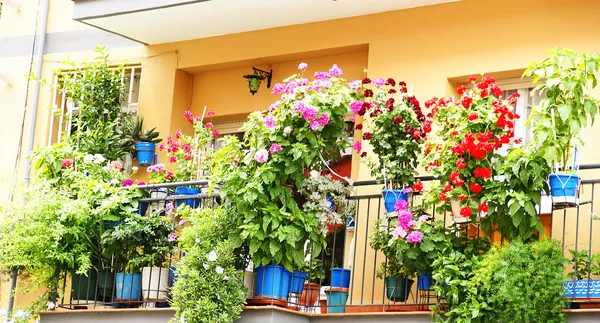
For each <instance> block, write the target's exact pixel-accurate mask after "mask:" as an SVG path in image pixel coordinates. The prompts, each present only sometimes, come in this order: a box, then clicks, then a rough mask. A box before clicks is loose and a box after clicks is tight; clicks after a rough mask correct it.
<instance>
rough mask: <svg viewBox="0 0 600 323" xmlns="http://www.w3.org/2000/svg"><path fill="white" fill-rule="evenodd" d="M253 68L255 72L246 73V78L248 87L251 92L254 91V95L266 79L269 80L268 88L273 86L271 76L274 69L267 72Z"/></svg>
mask: <svg viewBox="0 0 600 323" xmlns="http://www.w3.org/2000/svg"><path fill="white" fill-rule="evenodd" d="M269 68H270V66H269ZM252 70H253V71H254V74H248V75H244V78H245V79H248V87H249V88H250V93H252V95H254V93H256V92H258V88H260V82H262V81H263V80H265V79H266V80H267V89H268V88H270V87H271V78H272V77H273V70H272V69H271V70H270V71H269V72H267V71H263V70H261V69H258V68H256V67H253V68H252Z"/></svg>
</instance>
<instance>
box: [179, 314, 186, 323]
mask: <svg viewBox="0 0 600 323" xmlns="http://www.w3.org/2000/svg"><path fill="white" fill-rule="evenodd" d="M179 321H180V322H181V323H185V317H183V314H181V316H180V317H179Z"/></svg>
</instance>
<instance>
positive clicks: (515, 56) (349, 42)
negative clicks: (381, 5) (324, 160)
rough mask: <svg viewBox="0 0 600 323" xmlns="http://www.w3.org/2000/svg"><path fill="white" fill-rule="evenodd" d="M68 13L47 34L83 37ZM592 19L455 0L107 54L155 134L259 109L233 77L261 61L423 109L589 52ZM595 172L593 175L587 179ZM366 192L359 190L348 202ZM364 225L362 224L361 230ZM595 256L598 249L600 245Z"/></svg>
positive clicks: (528, 6) (16, 72) (14, 70)
mask: <svg viewBox="0 0 600 323" xmlns="http://www.w3.org/2000/svg"><path fill="white" fill-rule="evenodd" d="M71 5H72V3H71V1H67V0H53V1H52V7H51V9H52V10H51V12H52V16H51V19H50V22H49V31H66V30H72V29H76V28H82V29H83V28H88V27H86V26H83V25H81V24H79V23H76V22H72V21H70V19H69V17H70V11H69V10H70V8H71V7H70V6H71ZM599 11H600V1H596V0H578V1H569V0H529V1H522V0H505V1H501V2H499V1H491V0H465V1H461V2H456V3H449V4H443V5H437V6H429V7H422V8H415V9H409V10H403V11H395V12H388V13H381V14H376V15H368V16H360V17H354V18H347V19H339V20H334V21H326V22H319V23H311V24H304V25H296V26H288V27H281V28H274V29H268V30H261V31H255V32H247V33H239V34H233V35H226V36H219V37H212V38H207V39H199V40H193V41H186V42H178V43H169V44H163V45H155V46H149V47H146V48H141V47H136V48H119V49H116V50H113V51H112V54H113V58H115V59H119V58H129V59H130V61H132V62H137V61H141V62H142V66H143V75H142V81H141V89H140V103H139V113H140V114H141V115H143V116H144V117H145V120H146V121H145V122H146V124H147V125H148V126H152V127H154V126H156V127H157V129H158V130H159V131H160V132H161V134H162V135H163V137H166V136H167V134H169V133H173V132H174V131H175V130H176V129H177V128H180V127H184V126H187V125H186V124H185V122H184V120H183V118H182V111H184V110H185V109H187V108H191V109H192V110H193V111H194V112H195V113H200V112H201V110H202V109H203V107H204V106H207V107H208V108H209V109H211V110H214V111H215V112H216V114H217V118H220V119H221V120H227V119H236V118H239V117H240V116H243V115H245V114H247V113H249V112H251V111H253V110H257V109H266V108H267V107H268V105H269V103H271V102H272V101H274V100H275V99H276V98H275V97H273V96H271V95H269V92H270V91H267V89H266V88H265V87H264V85H263V86H262V87H261V89H260V91H259V93H257V94H256V95H255V96H251V95H250V94H249V93H248V90H247V83H245V80H244V79H242V75H244V74H247V73H250V70H251V67H252V66H256V67H258V68H262V69H266V68H267V65H269V64H272V65H273V70H274V81H277V80H281V79H283V78H285V77H287V76H288V75H290V74H292V73H294V72H295V67H296V66H297V64H298V63H299V62H301V61H306V62H308V63H309V67H310V72H314V71H316V70H324V69H327V68H328V67H329V66H330V65H331V64H332V63H337V64H338V65H340V67H341V68H343V69H344V71H345V72H346V75H347V76H349V78H359V77H361V76H362V69H363V66H364V67H368V71H369V72H368V73H369V76H371V77H378V76H382V77H387V76H391V77H394V78H396V79H397V80H404V81H406V82H407V83H408V84H409V85H411V86H412V87H413V92H414V94H415V95H416V96H417V97H418V98H419V99H420V100H421V101H422V102H423V101H424V100H426V99H428V98H430V97H433V96H438V97H439V96H445V95H451V94H453V90H452V87H451V82H450V81H449V80H456V78H457V77H463V76H466V75H471V74H481V73H487V74H489V73H491V74H496V75H498V76H499V77H503V76H507V75H510V76H515V72H514V71H520V70H523V69H524V68H525V67H526V66H527V65H528V64H529V63H530V62H531V61H533V60H539V59H541V58H543V57H544V56H545V55H546V50H548V49H550V48H552V47H554V46H562V47H570V48H572V49H574V50H576V51H580V52H584V51H600V41H599V36H598V35H600V24H599V23H598V21H599V19H598V17H599V16H598V12H599ZM7 12H8V10H7ZM32 19H34V18H33V17H32V14H31V12H29V11H28V10H23V12H22V13H18V14H16V13H10V12H9V13H7V14H3V17H2V19H0V36H6V35H16V34H23V35H25V34H31V30H32V28H33V27H32V24H31V22H32ZM9 24H10V26H11V27H10V28H9V27H8V26H9ZM13 26H16V27H15V28H13ZM13 29H14V30H13ZM68 54H69V56H71V57H74V58H75V59H81V58H83V57H84V56H91V54H90V53H89V52H78V53H68ZM66 56H67V53H64V54H52V55H46V56H45V62H46V65H45V67H44V71H45V72H44V75H45V76H46V77H47V76H49V75H51V71H52V69H54V68H55V67H57V66H58V65H59V64H58V63H57V61H60V60H62V59H64V58H65V57H66ZM28 68H29V57H16V58H9V59H2V58H0V72H1V73H4V74H7V75H10V76H12V77H13V78H14V80H15V85H14V86H13V87H12V88H10V87H6V86H5V85H3V84H2V83H0V109H1V111H2V112H3V113H4V116H5V117H4V118H2V120H0V135H1V136H2V138H7V140H6V143H5V147H6V149H7V151H9V154H8V155H9V157H7V158H3V159H0V169H2V170H3V171H2V174H1V175H5V176H4V177H6V175H10V174H11V173H12V169H13V165H14V156H15V153H16V147H17V144H16V143H17V141H18V139H17V138H16V136H17V134H18V133H19V130H18V129H20V124H21V117H22V113H23V103H24V95H25V87H26V82H25V81H24V80H23V78H22V77H21V76H22V75H23V74H25V73H26V71H27V70H28ZM596 93H598V94H600V91H596ZM30 94H31V93H30ZM49 100H50V98H49V94H48V91H44V92H43V93H42V97H41V102H42V104H41V107H42V108H40V113H39V117H38V122H37V127H36V130H37V131H36V142H37V143H39V144H43V143H44V142H45V136H46V133H47V124H48V113H47V109H44V108H43V107H44V106H46V104H47V102H49ZM29 106H31V103H30V104H29ZM232 115H233V116H232ZM26 118H27V116H26ZM27 125H28V122H26V127H27ZM188 127H189V126H188ZM187 130H188V131H189V130H190V129H189V128H188V129H187ZM599 132H600V125H598V124H596V125H595V126H594V127H593V128H590V129H587V130H585V131H584V139H585V140H586V142H587V145H586V146H585V150H584V152H583V154H582V161H581V162H582V163H583V164H588V163H597V162H598V160H600V149H598V148H600V146H599V144H598V143H597V141H595V140H594V139H595V136H597V134H598V133H599ZM25 133H27V131H26V132H25ZM25 140H26V139H25ZM11 156H13V157H12V158H11ZM355 159H356V158H355ZM355 165H356V166H358V164H356V163H355ZM8 170H10V171H8ZM354 171H355V173H356V175H357V177H356V178H358V179H361V180H363V179H369V178H370V170H369V169H368V168H367V167H366V166H365V165H361V166H360V167H357V168H356V169H355V170H354ZM587 174H590V173H589V172H587V173H583V175H584V176H590V177H591V176H592V175H587ZM598 174H600V172H595V175H598ZM377 190H378V188H371V189H360V190H359V193H361V194H362V193H373V192H376V191H377ZM571 216H572V215H571V214H569V215H567V221H566V222H567V223H568V225H567V226H566V228H565V232H566V236H567V241H565V246H567V248H573V247H574V245H575V234H574V233H575V232H574V230H575V227H574V226H575V224H574V222H573V220H572V219H573V217H571ZM585 217H587V218H585V219H580V225H581V226H582V227H584V228H589V215H588V214H587V213H586V215H585ZM373 220H374V219H373V217H371V218H370V219H369V222H372V221H373ZM361 221H362V223H364V222H365V221H366V212H361V217H360V218H359V223H360V222H361ZM559 222H560V223H559ZM561 223H562V217H561V219H560V221H555V223H554V225H555V228H554V230H553V234H554V237H557V236H561V235H562V230H563V228H562V224H561ZM558 225H560V226H558ZM596 227H598V225H594V228H593V232H592V234H593V235H595V234H598V232H597V229H596ZM371 228H372V223H371V224H369V226H364V225H363V226H362V227H360V224H359V228H358V230H357V231H358V232H357V234H358V236H360V237H362V238H360V239H357V241H356V248H357V250H360V251H363V250H365V248H366V243H368V242H367V241H366V240H365V239H364V236H365V234H367V233H368V232H370V230H371ZM363 230H364V232H363ZM585 231H586V230H580V232H585ZM588 236H589V233H585V234H580V235H579V240H578V241H579V242H580V245H581V246H580V249H581V247H583V246H584V245H586V246H585V247H587V242H588ZM594 248H595V250H596V251H598V250H600V245H594ZM363 254H366V258H367V259H366V262H367V263H369V264H373V263H374V259H373V258H374V254H373V253H372V252H367V253H363V252H359V253H357V259H356V263H362V261H363ZM378 259H381V257H379V258H378ZM365 272H366V274H367V275H366V280H365V286H370V280H369V279H370V277H372V269H370V268H366V270H365ZM357 274H358V273H357ZM5 286H7V284H4V283H3V284H2V295H5ZM378 288H379V286H378ZM370 292H371V290H370V288H369V289H368V290H365V294H364V295H363V300H370V299H371V295H370ZM376 295H381V293H380V291H378V290H376ZM359 296H360V295H354V296H353V301H354V304H356V302H359V301H360V297H359ZM356 297H359V298H358V299H357V298H356ZM4 299H5V296H0V302H3V301H4ZM0 306H1V305H0Z"/></svg>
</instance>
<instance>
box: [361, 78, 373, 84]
mask: <svg viewBox="0 0 600 323" xmlns="http://www.w3.org/2000/svg"><path fill="white" fill-rule="evenodd" d="M370 83H371V79H370V78H368V77H365V78H364V79H363V80H362V84H370Z"/></svg>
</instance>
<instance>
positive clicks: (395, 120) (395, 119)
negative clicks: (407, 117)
mask: <svg viewBox="0 0 600 323" xmlns="http://www.w3.org/2000/svg"><path fill="white" fill-rule="evenodd" d="M402 121H404V119H402V117H401V116H397V117H395V118H394V124H399V123H400V122H402Z"/></svg>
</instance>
